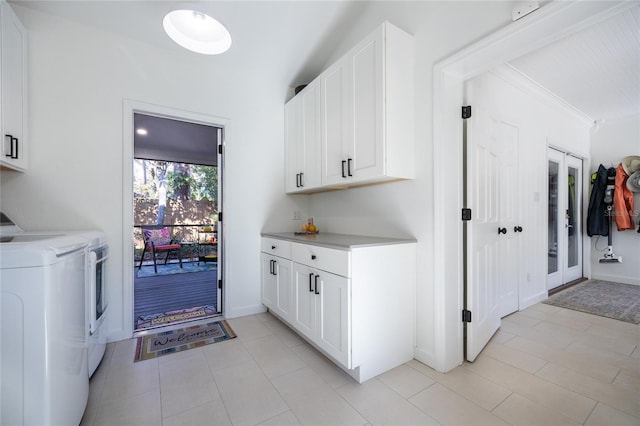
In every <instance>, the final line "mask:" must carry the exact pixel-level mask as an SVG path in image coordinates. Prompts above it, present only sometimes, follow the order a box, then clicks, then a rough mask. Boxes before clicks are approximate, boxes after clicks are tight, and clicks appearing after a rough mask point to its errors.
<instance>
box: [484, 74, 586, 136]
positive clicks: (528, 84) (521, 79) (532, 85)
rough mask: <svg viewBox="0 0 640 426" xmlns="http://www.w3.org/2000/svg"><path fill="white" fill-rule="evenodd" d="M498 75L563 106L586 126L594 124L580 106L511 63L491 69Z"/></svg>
mask: <svg viewBox="0 0 640 426" xmlns="http://www.w3.org/2000/svg"><path fill="white" fill-rule="evenodd" d="M491 73H492V74H494V75H495V76H496V77H498V78H500V79H502V80H504V81H505V82H507V83H509V84H510V85H512V86H513V87H515V88H517V89H520V90H522V91H525V92H526V93H527V94H529V95H531V96H534V97H535V98H537V99H539V100H540V101H542V102H543V103H545V104H547V105H551V106H556V107H558V108H561V109H562V110H563V111H564V112H566V113H567V114H569V115H572V116H574V117H575V118H577V119H578V120H580V121H582V122H583V123H584V124H585V125H586V126H589V127H591V126H593V125H594V122H595V120H594V119H593V118H591V117H589V116H588V115H587V114H585V113H584V112H582V111H580V110H579V109H578V108H576V107H574V106H573V105H571V104H569V103H568V102H567V101H565V100H564V99H562V98H561V97H559V96H558V95H556V94H555V93H552V92H550V91H549V89H547V88H546V87H544V86H541V85H540V84H539V83H538V82H537V81H535V80H533V79H532V78H531V77H529V76H528V75H526V74H525V73H523V72H522V71H520V70H519V69H517V68H515V67H514V66H513V65H511V64H504V65H500V66H498V67H497V68H495V69H493V70H492V71H491Z"/></svg>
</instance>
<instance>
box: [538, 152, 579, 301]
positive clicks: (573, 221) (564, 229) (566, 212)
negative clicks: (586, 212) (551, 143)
mask: <svg viewBox="0 0 640 426" xmlns="http://www.w3.org/2000/svg"><path fill="white" fill-rule="evenodd" d="M581 182H582V159H580V158H577V157H574V156H572V155H569V154H567V153H565V152H562V151H559V150H557V149H554V148H549V153H548V186H549V193H548V204H549V221H548V223H549V230H548V247H547V248H548V251H547V260H548V261H547V268H548V269H547V274H548V275H547V289H548V290H551V289H554V288H556V287H558V286H561V285H563V284H567V283H569V282H571V281H574V280H577V279H580V278H582V226H581V224H582V214H581V213H582V212H581V209H580V206H581V205H582V201H581V200H582V185H581V184H580V183H581Z"/></svg>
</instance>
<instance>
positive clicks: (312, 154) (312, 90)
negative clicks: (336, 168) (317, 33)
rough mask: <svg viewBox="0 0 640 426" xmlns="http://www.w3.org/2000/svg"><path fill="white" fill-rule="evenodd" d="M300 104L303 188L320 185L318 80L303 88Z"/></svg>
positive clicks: (301, 180) (320, 157)
mask: <svg viewBox="0 0 640 426" xmlns="http://www.w3.org/2000/svg"><path fill="white" fill-rule="evenodd" d="M298 96H301V104H302V108H301V109H302V112H301V116H302V131H301V134H302V149H303V154H302V159H301V161H302V164H303V169H302V176H301V178H300V184H301V187H302V189H303V190H309V189H313V188H318V187H320V186H321V185H322V182H321V178H320V174H321V165H322V149H321V139H320V138H321V137H320V130H321V129H320V82H319V81H318V80H316V81H314V82H313V83H311V84H309V85H308V86H307V87H305V88H304V90H303V91H302V92H300V93H299V95H298Z"/></svg>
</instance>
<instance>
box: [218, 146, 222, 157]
mask: <svg viewBox="0 0 640 426" xmlns="http://www.w3.org/2000/svg"><path fill="white" fill-rule="evenodd" d="M218 154H220V155H222V145H218Z"/></svg>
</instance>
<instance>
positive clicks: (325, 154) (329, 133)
mask: <svg viewBox="0 0 640 426" xmlns="http://www.w3.org/2000/svg"><path fill="white" fill-rule="evenodd" d="M347 59H348V58H345V59H342V60H340V61H338V62H337V63H335V64H334V65H333V66H332V67H331V68H329V69H328V70H327V71H325V72H324V73H323V74H322V75H321V76H320V87H321V97H322V99H321V105H322V119H321V121H322V160H323V163H322V184H323V185H335V184H340V183H343V182H346V181H347V178H348V173H347V153H346V146H347V140H348V138H349V116H350V112H349V102H348V101H349V97H348V92H349V87H348V85H349V70H348V65H349V61H348V60H347Z"/></svg>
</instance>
